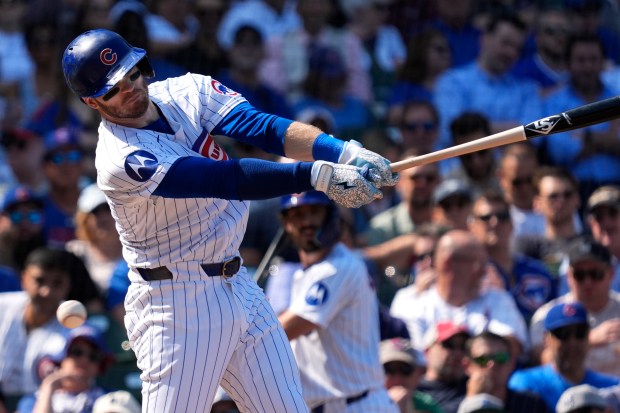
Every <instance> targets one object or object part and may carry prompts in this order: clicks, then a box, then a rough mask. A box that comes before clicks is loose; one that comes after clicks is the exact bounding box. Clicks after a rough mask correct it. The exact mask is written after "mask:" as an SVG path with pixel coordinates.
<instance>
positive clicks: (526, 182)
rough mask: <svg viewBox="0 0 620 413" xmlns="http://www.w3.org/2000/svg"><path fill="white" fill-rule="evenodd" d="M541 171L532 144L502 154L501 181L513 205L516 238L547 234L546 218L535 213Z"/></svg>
mask: <svg viewBox="0 0 620 413" xmlns="http://www.w3.org/2000/svg"><path fill="white" fill-rule="evenodd" d="M537 169H538V159H537V157H536V152H535V148H534V146H533V145H532V144H531V143H529V142H518V143H513V144H511V145H508V146H506V147H505V148H504V149H503V150H502V153H501V157H500V160H499V166H498V169H497V177H498V180H499V185H500V187H501V189H502V192H503V193H504V197H505V198H506V201H507V202H508V204H509V205H510V218H511V219H512V225H513V227H514V233H513V237H515V238H516V237H518V236H521V235H543V234H544V232H545V217H544V216H543V215H542V214H541V213H540V212H538V211H536V210H535V209H534V196H535V195H536V189H535V187H534V173H535V172H536V170H537Z"/></svg>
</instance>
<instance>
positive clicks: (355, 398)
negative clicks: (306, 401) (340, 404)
mask: <svg viewBox="0 0 620 413" xmlns="http://www.w3.org/2000/svg"><path fill="white" fill-rule="evenodd" d="M366 396H368V390H366V391H365V392H363V393H360V394H358V395H357V396H351V397H347V400H346V402H347V405H349V404H353V403H355V402H358V401H360V400H362V399H363V398H364V397H366ZM324 406H325V405H324V404H321V405H320V406H316V407H315V408H314V409H312V412H311V413H323V409H324Z"/></svg>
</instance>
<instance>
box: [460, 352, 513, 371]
mask: <svg viewBox="0 0 620 413" xmlns="http://www.w3.org/2000/svg"><path fill="white" fill-rule="evenodd" d="M470 359H471V361H472V362H474V364H476V365H478V366H480V367H487V366H488V365H489V364H490V363H491V362H493V363H495V364H499V365H500V366H503V365H504V364H506V363H508V361H509V360H510V354H508V352H507V351H500V352H499V353H494V354H482V355H480V356H477V357H470Z"/></svg>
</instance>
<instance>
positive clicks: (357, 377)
mask: <svg viewBox="0 0 620 413" xmlns="http://www.w3.org/2000/svg"><path fill="white" fill-rule="evenodd" d="M281 211H282V220H283V226H284V230H285V232H286V234H287V235H288V236H289V237H290V238H291V240H292V242H293V244H294V245H295V247H296V248H297V250H298V253H299V258H300V262H301V263H302V265H303V268H302V269H300V270H298V271H297V272H296V273H295V276H294V278H293V284H292V294H291V303H290V306H289V308H288V309H287V310H286V311H284V312H283V313H281V314H280V315H279V316H278V319H279V320H280V322H281V323H282V327H283V328H284V332H285V333H286V335H287V336H288V339H289V340H291V347H292V349H293V354H294V356H295V359H296V360H297V364H298V365H299V372H300V376H301V383H302V387H303V393H304V399H305V401H306V403H307V404H308V407H310V409H313V411H314V412H321V411H345V410H349V411H358V412H366V411H372V410H376V411H382V412H396V411H397V408H396V406H395V405H394V404H393V402H392V401H391V399H390V398H389V396H388V394H387V391H386V389H385V387H384V385H383V369H382V367H381V362H380V361H379V354H378V351H377V349H378V346H379V319H378V302H377V298H376V296H375V292H374V291H373V289H372V287H371V283H370V280H369V276H368V273H367V271H366V267H365V265H364V263H363V261H362V260H361V259H360V258H359V257H358V256H356V255H354V254H352V253H351V251H350V250H349V249H348V248H347V247H346V246H345V245H344V244H342V243H339V242H338V240H339V235H340V229H339V225H338V213H337V209H336V207H335V204H334V203H333V202H332V201H331V200H330V199H328V198H327V197H326V196H325V195H324V194H322V193H320V192H316V191H310V192H305V193H302V194H298V195H291V196H286V197H283V198H282V206H281ZM373 320H374V321H373ZM318 353H323V357H324V358H325V359H326V360H332V362H328V363H317V360H316V359H315V358H314V357H313V356H312V355H313V354H318ZM347 406H348V407H347ZM323 409H325V410H323Z"/></svg>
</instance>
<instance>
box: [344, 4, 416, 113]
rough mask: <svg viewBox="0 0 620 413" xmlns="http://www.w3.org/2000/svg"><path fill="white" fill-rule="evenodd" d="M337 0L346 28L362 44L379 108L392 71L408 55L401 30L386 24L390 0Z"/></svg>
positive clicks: (392, 78) (385, 93)
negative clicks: (339, 0) (346, 22)
mask: <svg viewBox="0 0 620 413" xmlns="http://www.w3.org/2000/svg"><path fill="white" fill-rule="evenodd" d="M340 3H341V6H342V8H343V9H344V12H345V14H346V16H347V18H348V27H349V29H350V30H351V32H352V33H354V34H355V35H356V36H357V37H358V38H359V39H360V42H361V43H362V45H363V46H364V56H363V61H364V63H365V67H366V70H367V71H368V72H370V76H371V81H372V89H373V96H374V99H375V101H377V104H378V105H379V106H381V107H382V106H383V104H384V103H385V101H386V100H387V95H388V92H389V90H390V88H391V86H392V84H393V81H394V74H395V72H396V70H397V69H399V68H400V67H401V65H402V64H403V62H404V61H405V58H406V56H407V50H406V47H405V42H404V41H403V38H402V36H401V34H400V32H399V31H398V29H396V27H395V26H393V25H392V24H390V23H389V17H390V6H391V5H392V3H393V0H343V1H341V2H340ZM381 111H382V110H381ZM377 115H383V113H377Z"/></svg>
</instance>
